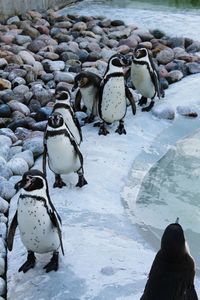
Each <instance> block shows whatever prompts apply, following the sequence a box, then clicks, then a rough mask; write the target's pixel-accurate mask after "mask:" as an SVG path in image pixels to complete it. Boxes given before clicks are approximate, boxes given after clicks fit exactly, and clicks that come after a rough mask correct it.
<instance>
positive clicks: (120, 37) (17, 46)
mask: <svg viewBox="0 0 200 300" xmlns="http://www.w3.org/2000/svg"><path fill="white" fill-rule="evenodd" d="M138 44H143V45H144V46H146V47H147V48H148V49H149V50H150V51H151V52H152V55H153V57H154V61H155V63H156V64H157V66H158V70H159V73H160V76H161V80H162V83H163V86H164V87H165V88H168V86H169V84H172V83H174V82H177V81H179V80H181V79H182V78H183V77H185V76H187V75H190V74H195V73H198V72H200V42H198V41H193V40H192V39H190V38H183V37H181V38H170V37H168V36H166V35H165V33H164V32H161V31H160V30H153V31H151V32H150V31H143V30H140V29H138V28H137V27H136V26H134V25H132V26H127V25H125V24H124V22H123V21H120V20H112V21H111V20H109V19H105V18H104V17H84V16H78V15H67V16H60V15H59V13H58V12H56V11H54V10H49V11H47V12H45V13H44V14H40V13H38V12H35V11H30V12H28V13H26V14H25V15H21V16H14V17H11V18H9V19H8V20H7V21H6V22H5V24H0V235H1V237H0V276H1V277H0V296H2V297H4V296H5V293H6V284H5V274H4V273H5V265H6V244H5V240H6V231H7V225H6V224H7V216H8V209H9V200H10V199H11V198H12V197H13V195H14V194H15V190H14V184H15V182H16V181H17V180H18V179H19V178H20V177H21V175H22V174H23V173H24V172H25V171H27V170H28V169H29V168H30V167H32V166H33V164H34V160H35V159H36V158H37V157H39V156H40V155H41V154H42V152H43V132H44V129H45V125H46V122H47V118H48V116H49V115H50V114H51V111H52V106H53V103H54V90H55V88H56V87H57V86H58V85H62V86H67V87H68V88H71V87H72V85H73V82H74V77H75V75H76V74H77V73H79V72H80V71H81V70H88V71H91V72H94V73H96V74H99V75H100V76H102V75H103V74H104V71H105V68H106V66H107V60H108V58H109V57H110V56H111V55H112V54H114V53H116V52H118V53H122V54H129V53H132V50H133V48H134V47H135V46H136V45H138ZM128 85H129V87H131V82H130V80H128ZM179 112H180V113H182V114H187V111H185V110H184V108H179ZM192 113H193V112H192ZM154 114H155V115H156V116H159V117H161V118H162V117H163V118H165V117H166V114H161V112H160V111H159V110H158V109H157V110H156V109H155V110H154ZM169 115H170V116H169ZM168 117H169V118H170V119H173V118H174V114H173V112H170V114H168Z"/></svg>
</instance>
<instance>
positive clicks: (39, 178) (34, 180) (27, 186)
mask: <svg viewBox="0 0 200 300" xmlns="http://www.w3.org/2000/svg"><path fill="white" fill-rule="evenodd" d="M44 181H45V177H44V175H43V173H42V172H40V171H39V170H30V171H27V172H25V173H24V175H23V177H22V180H20V181H19V182H17V183H16V184H15V189H16V190H17V191H18V190H19V189H21V188H23V189H24V190H26V191H33V190H37V189H42V188H43V187H44Z"/></svg>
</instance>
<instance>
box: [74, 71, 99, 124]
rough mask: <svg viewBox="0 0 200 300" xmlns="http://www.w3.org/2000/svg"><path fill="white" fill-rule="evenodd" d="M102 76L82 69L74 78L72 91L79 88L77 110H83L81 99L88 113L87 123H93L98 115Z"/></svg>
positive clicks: (76, 100)
mask: <svg viewBox="0 0 200 300" xmlns="http://www.w3.org/2000/svg"><path fill="white" fill-rule="evenodd" d="M101 80H102V78H101V77H100V76H98V75H96V74H94V73H92V72H88V71H82V72H81V73H79V74H78V75H76V77H75V78H74V86H73V88H72V91H74V90H75V89H77V88H78V91H77V93H76V98H75V111H80V110H82V108H81V100H82V102H83V104H84V108H85V112H86V114H87V115H88V117H87V118H85V123H91V122H92V121H93V120H94V118H95V117H96V116H97V107H98V101H99V88H100V83H101Z"/></svg>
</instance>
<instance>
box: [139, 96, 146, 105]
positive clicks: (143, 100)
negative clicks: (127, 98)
mask: <svg viewBox="0 0 200 300" xmlns="http://www.w3.org/2000/svg"><path fill="white" fill-rule="evenodd" d="M146 104H147V98H146V97H143V96H142V97H141V98H140V100H139V101H138V105H139V106H142V105H146Z"/></svg>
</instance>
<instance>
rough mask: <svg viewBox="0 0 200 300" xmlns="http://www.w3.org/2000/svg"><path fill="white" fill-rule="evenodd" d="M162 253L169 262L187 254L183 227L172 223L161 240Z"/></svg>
mask: <svg viewBox="0 0 200 300" xmlns="http://www.w3.org/2000/svg"><path fill="white" fill-rule="evenodd" d="M161 251H162V252H163V254H164V255H165V257H166V258H167V259H168V260H177V259H181V257H182V256H183V255H184V254H185V253H186V247H185V237H184V232H183V229H182V227H181V225H179V224H177V223H172V224H170V225H169V226H167V228H166V229H165V231H164V233H163V236H162V239H161Z"/></svg>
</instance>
